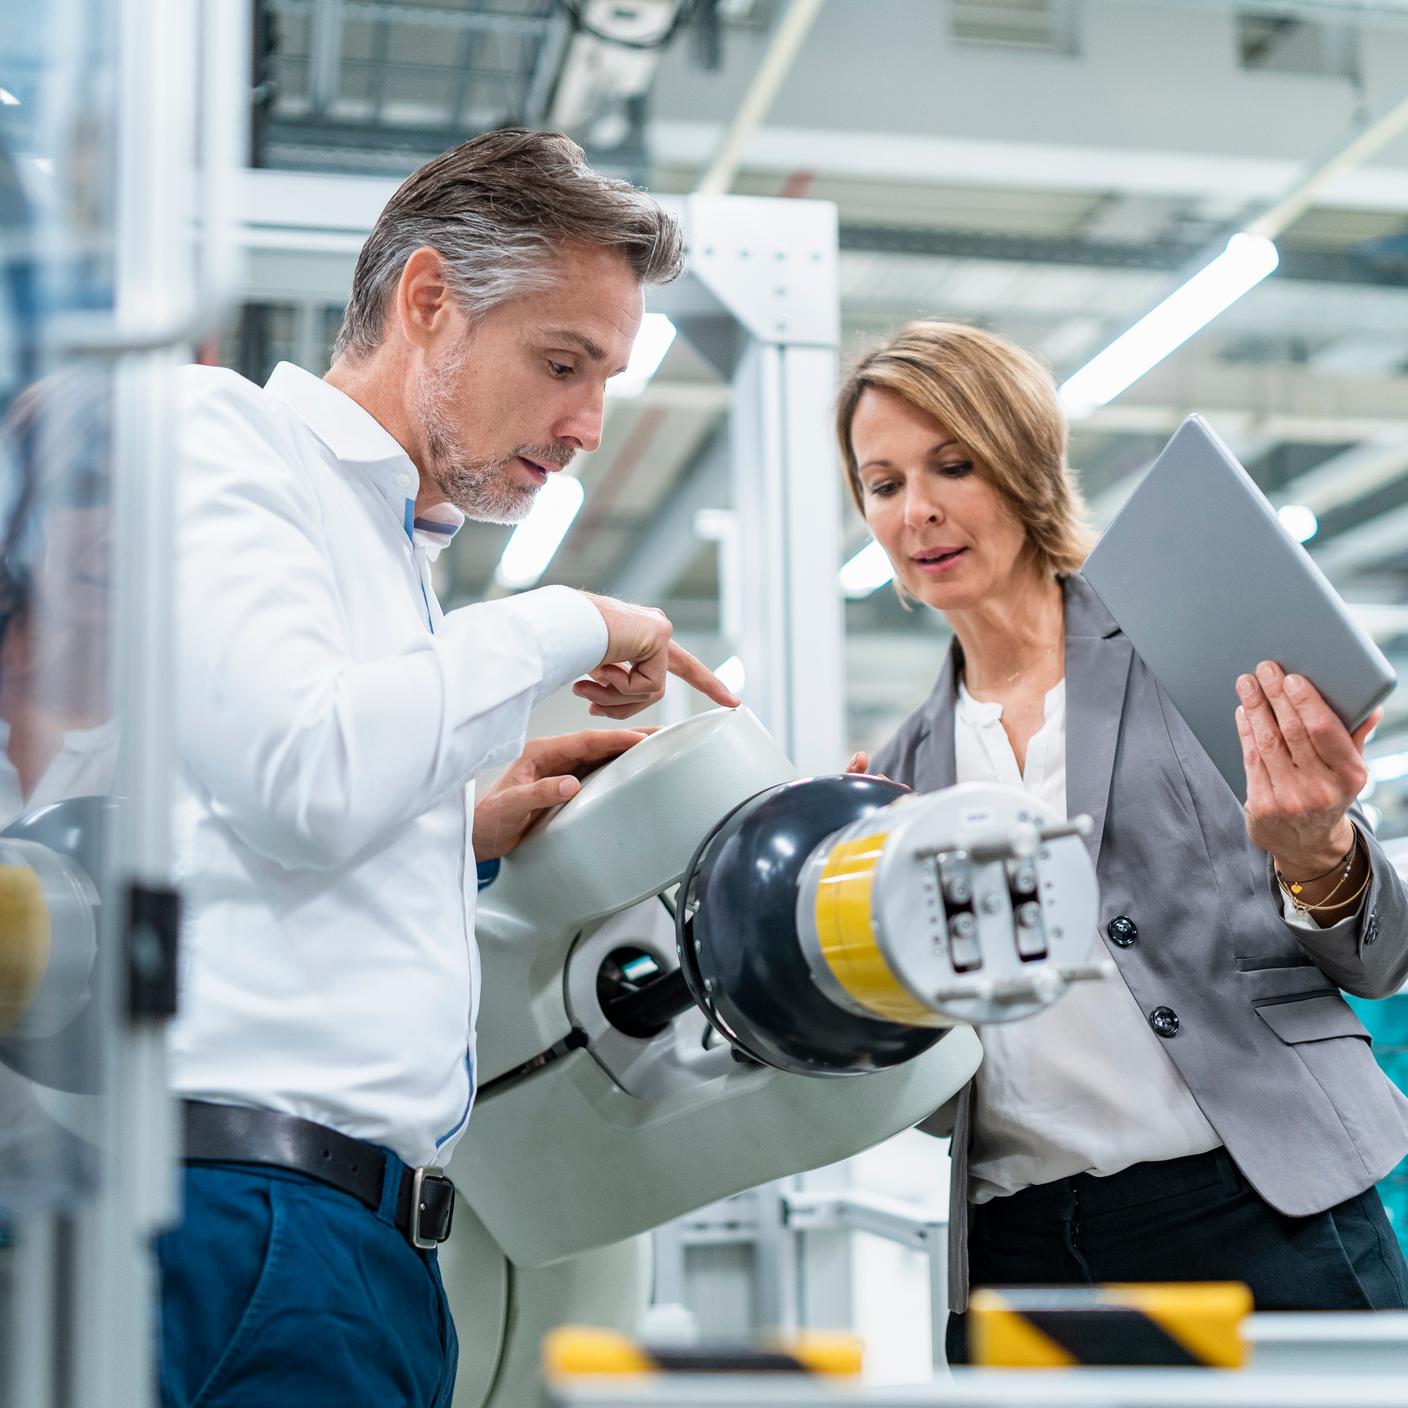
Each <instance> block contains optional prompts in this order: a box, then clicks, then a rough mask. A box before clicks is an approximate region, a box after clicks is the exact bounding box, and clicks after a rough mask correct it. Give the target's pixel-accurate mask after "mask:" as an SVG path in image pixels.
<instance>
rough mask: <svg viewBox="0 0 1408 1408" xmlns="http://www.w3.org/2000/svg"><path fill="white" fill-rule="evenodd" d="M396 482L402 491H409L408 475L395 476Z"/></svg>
mask: <svg viewBox="0 0 1408 1408" xmlns="http://www.w3.org/2000/svg"><path fill="white" fill-rule="evenodd" d="M396 482H397V483H398V484H399V485H400V486H401V487H402V488H403V489H409V488H410V487H411V476H410V475H409V474H398V475H397V476H396Z"/></svg>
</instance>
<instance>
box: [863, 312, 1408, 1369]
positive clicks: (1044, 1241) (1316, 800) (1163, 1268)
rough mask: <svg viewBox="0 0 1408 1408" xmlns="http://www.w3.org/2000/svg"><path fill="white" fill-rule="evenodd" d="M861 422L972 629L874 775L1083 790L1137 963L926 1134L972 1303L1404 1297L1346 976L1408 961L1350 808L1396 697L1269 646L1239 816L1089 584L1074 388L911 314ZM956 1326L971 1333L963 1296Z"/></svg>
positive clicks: (1062, 795)
mask: <svg viewBox="0 0 1408 1408" xmlns="http://www.w3.org/2000/svg"><path fill="white" fill-rule="evenodd" d="M837 430H838V434H839V439H840V446H841V453H842V457H843V460H844V462H845V465H846V471H847V477H848V479H849V483H850V488H851V492H852V494H853V495H854V497H855V501H856V503H857V505H858V506H859V508H860V511H861V513H862V514H863V515H864V517H865V521H866V523H867V525H868V526H869V528H870V530H871V532H872V533H873V534H874V536H875V538H876V540H877V541H878V542H879V543H880V544H881V545H882V546H883V547H884V549H885V551H886V553H887V554H888V555H889V558H890V561H891V563H892V564H893V565H894V569H895V581H896V586H897V588H898V590H899V591H900V592H901V594H902V595H903V596H906V597H910V598H913V599H914V600H916V601H918V602H920V603H922V604H923V605H924V606H927V607H929V608H931V609H933V610H935V611H939V612H941V613H942V614H943V615H944V616H945V617H946V618H947V620H948V623H949V625H950V626H951V627H952V628H953V633H954V639H953V643H952V645H951V647H950V649H949V652H948V656H947V658H946V660H945V661H944V664H943V667H942V668H941V669H940V671H939V677H938V682H937V684H936V686H935V688H934V691H933V693H932V695H931V696H930V697H929V699H928V701H927V702H926V703H925V704H923V705H922V706H921V707H920V708H919V709H918V710H917V711H916V712H915V713H914V714H913V715H911V717H910V718H909V719H908V720H906V722H905V723H904V724H903V726H902V727H901V728H900V730H899V732H898V734H896V736H895V737H894V738H893V739H892V740H891V741H890V742H889V743H888V744H887V745H886V746H885V747H884V748H883V749H882V750H881V752H880V753H879V754H878V755H877V757H876V759H875V765H874V770H875V771H877V772H881V773H884V774H886V775H887V776H889V777H892V778H895V779H896V780H897V781H900V782H904V783H907V784H909V785H910V786H912V787H914V788H916V789H917V790H919V791H921V792H929V791H935V790H937V789H939V788H942V787H948V786H951V785H952V784H953V783H955V782H969V781H972V782H983V781H985V782H1002V783H1007V784H1010V785H1012V786H1017V787H1024V788H1026V789H1027V790H1029V791H1032V792H1035V793H1038V794H1039V795H1040V796H1042V797H1043V798H1045V799H1046V800H1047V801H1048V802H1050V803H1051V804H1053V805H1054V806H1056V807H1057V808H1059V809H1060V811H1061V812H1062V814H1063V815H1076V814H1079V813H1088V814H1089V815H1090V816H1091V817H1092V818H1093V820H1094V823H1095V826H1094V830H1093V832H1092V834H1091V837H1090V839H1089V845H1090V849H1091V853H1092V856H1093V857H1094V859H1095V862H1096V867H1097V874H1098V877H1099V882H1100V894H1101V901H1100V903H1101V918H1100V924H1101V939H1102V941H1103V943H1104V945H1105V948H1106V949H1107V951H1108V953H1109V956H1110V957H1111V958H1112V959H1113V961H1114V963H1115V966H1116V969H1117V972H1118V976H1117V977H1115V978H1112V979H1110V980H1108V981H1106V982H1100V983H1085V984H1079V985H1077V986H1076V987H1075V988H1073V989H1072V991H1071V992H1069V993H1068V994H1067V995H1066V996H1065V997H1063V998H1062V999H1061V1001H1060V1002H1058V1003H1057V1004H1056V1005H1055V1006H1054V1007H1052V1008H1050V1009H1049V1010H1048V1011H1047V1012H1045V1013H1043V1014H1042V1015H1040V1016H1038V1017H1036V1018H1034V1019H1032V1020H1030V1021H1027V1022H1018V1023H1012V1024H1000V1025H990V1026H985V1027H984V1028H983V1029H982V1032H981V1035H982V1039H983V1046H984V1050H985V1059H984V1063H983V1066H982V1068H981V1069H980V1070H979V1072H978V1074H977V1076H976V1077H975V1078H974V1080H973V1081H972V1082H971V1083H970V1085H969V1086H968V1087H967V1088H966V1089H965V1090H964V1091H963V1092H962V1093H961V1094H960V1095H959V1096H958V1097H957V1100H956V1101H955V1102H953V1104H951V1106H949V1107H946V1108H945V1110H944V1111H940V1112H939V1113H938V1115H936V1116H935V1117H934V1119H933V1120H931V1121H928V1122H926V1125H925V1126H924V1127H926V1128H929V1127H930V1126H931V1125H932V1126H933V1128H932V1131H931V1132H935V1133H948V1132H949V1131H950V1128H951V1130H952V1134H953V1144H952V1157H953V1173H954V1211H953V1215H952V1218H951V1222H950V1262H951V1277H950V1285H951V1288H952V1296H953V1303H954V1308H955V1309H956V1310H961V1309H962V1308H963V1306H964V1305H965V1303H966V1296H967V1290H968V1285H969V1282H970V1279H971V1282H972V1284H974V1285H983V1284H989V1285H1004V1284H1006V1285H1011V1284H1081V1283H1093V1282H1106V1281H1182V1280H1222V1279H1227V1280H1239V1281H1245V1282H1246V1283H1247V1284H1249V1285H1250V1286H1251V1288H1252V1291H1253V1294H1254V1296H1255V1299H1256V1303H1257V1305H1258V1307H1259V1308H1261V1309H1266V1310H1292V1309H1296V1310H1300V1309H1320V1308H1324V1309H1329V1308H1336V1309H1347V1308H1353V1307H1374V1308H1379V1309H1382V1308H1389V1307H1393V1308H1402V1307H1404V1306H1405V1305H1408V1268H1405V1265H1404V1260H1403V1256H1402V1253H1401V1252H1400V1251H1399V1249H1398V1246H1397V1244H1396V1242H1395V1241H1394V1239H1393V1236H1392V1234H1391V1232H1390V1230H1389V1228H1388V1225H1387V1221H1386V1219H1385V1216H1384V1212H1383V1207H1382V1205H1381V1203H1380V1202H1379V1199H1378V1195H1377V1194H1376V1193H1375V1191H1374V1187H1373V1185H1374V1183H1375V1181H1376V1180H1377V1179H1379V1178H1380V1177H1382V1176H1383V1175H1384V1174H1385V1173H1387V1172H1388V1170H1389V1169H1390V1168H1392V1167H1393V1166H1394V1165H1395V1164H1396V1163H1397V1162H1398V1160H1399V1159H1400V1158H1401V1157H1402V1156H1403V1155H1404V1153H1405V1151H1408V1100H1405V1099H1404V1097H1403V1096H1402V1095H1400V1094H1399V1092H1398V1091H1397V1090H1396V1089H1394V1087H1393V1086H1392V1085H1391V1084H1390V1083H1389V1081H1388V1080H1387V1079H1386V1078H1385V1077H1384V1076H1383V1075H1382V1074H1381V1073H1380V1071H1379V1070H1378V1068H1377V1067H1376V1066H1375V1064H1374V1059H1373V1056H1372V1055H1371V1053H1370V1049H1369V1042H1368V1039H1367V1034H1366V1033H1365V1031H1364V1029H1363V1027H1362V1026H1361V1025H1360V1023H1359V1022H1358V1020H1357V1019H1356V1018H1355V1016H1354V1014H1353V1013H1352V1012H1351V1011H1350V1009H1349V1007H1348V1005H1347V1004H1346V1003H1345V1002H1344V1000H1343V998H1342V997H1341V996H1340V994H1339V991H1338V990H1339V989H1340V988H1345V989H1348V990H1349V991H1350V992H1353V993H1356V994H1358V995H1360V996H1365V997H1382V996H1385V995H1387V994H1388V993H1391V992H1393V991H1395V990H1396V989H1397V988H1398V986H1399V985H1400V984H1401V983H1402V982H1403V980H1404V977H1405V974H1408V893H1405V888H1404V886H1403V884H1402V882H1400V881H1399V879H1398V878H1397V876H1396V875H1395V873H1394V871H1393V868H1392V866H1391V865H1390V864H1389V862H1388V861H1387V859H1386V858H1385V856H1384V853H1383V851H1382V850H1381V849H1380V847H1379V845H1378V843H1377V842H1376V841H1375V840H1374V838H1373V836H1372V835H1371V834H1370V833H1369V831H1368V829H1367V827H1364V826H1363V825H1362V823H1360V822H1357V821H1356V820H1355V819H1354V817H1355V816H1356V815H1357V814H1356V813H1353V812H1352V807H1353V804H1354V800H1355V797H1356V796H1357V795H1358V793H1359V791H1360V790H1361V789H1362V787H1363V786H1364V783H1365V779H1366V773H1365V768H1364V762H1363V747H1364V740H1365V737H1366V736H1367V734H1368V732H1369V730H1370V729H1371V727H1372V726H1373V724H1374V723H1376V722H1377V715H1376V716H1375V717H1374V718H1373V719H1371V720H1369V721H1368V722H1366V723H1365V724H1364V725H1363V726H1361V727H1360V728H1359V729H1357V730H1355V732H1354V733H1353V734H1351V733H1349V732H1348V731H1347V730H1346V729H1345V728H1344V726H1343V725H1342V724H1341V723H1340V722H1339V720H1338V719H1337V718H1336V717H1335V716H1334V715H1333V714H1332V713H1331V712H1330V711H1329V709H1328V708H1327V707H1326V705H1325V704H1324V702H1323V701H1322V700H1321V698H1320V696H1319V695H1318V694H1317V693H1316V691H1315V690H1314V689H1313V688H1312V687H1311V686H1310V685H1309V684H1308V683H1307V682H1306V681H1304V680H1302V679H1299V678H1298V677H1296V676H1286V675H1284V674H1283V673H1282V672H1281V671H1280V669H1279V668H1278V667H1277V666H1275V665H1274V664H1270V663H1267V662H1262V663H1261V664H1260V665H1257V662H1248V668H1249V671H1251V672H1250V673H1248V674H1247V675H1244V676H1242V677H1241V678H1240V679H1239V680H1238V681H1237V691H1238V695H1239V698H1240V700H1241V703H1240V705H1239V706H1238V708H1237V723H1238V729H1239V732H1240V734H1241V737H1242V742H1243V750H1244V759H1245V763H1246V769H1247V803H1246V807H1245V809H1244V808H1243V806H1242V805H1241V804H1240V803H1239V802H1238V800H1237V799H1236V797H1235V796H1234V795H1233V793H1232V791H1231V789H1230V788H1229V787H1228V786H1227V784H1226V782H1225V781H1224V780H1223V779H1222V777H1221V775H1220V774H1219V773H1218V771H1217V769H1216V768H1215V766H1214V765H1213V763H1212V762H1211V760H1210V759H1209V758H1208V756H1207V754H1206V753H1205V752H1204V751H1203V749H1202V747H1201V746H1200V745H1199V743H1198V741H1197V739H1196V738H1195V737H1194V736H1193V734H1192V732H1191V731H1190V730H1189V728H1188V726H1187V724H1186V723H1184V721H1183V719H1182V718H1181V717H1180V716H1179V714H1178V712H1177V710H1175V709H1174V707H1173V705H1172V703H1170V701H1169V699H1168V697H1167V696H1166V695H1165V694H1164V693H1163V691H1162V690H1161V689H1160V688H1159V686H1158V684H1157V683H1156V681H1155V680H1154V678H1153V677H1152V676H1151V675H1150V674H1149V672H1148V670H1147V669H1146V667H1145V666H1144V663H1143V661H1141V660H1140V659H1139V657H1138V656H1137V655H1136V654H1134V652H1133V650H1132V648H1131V647H1130V644H1129V642H1128V641H1127V640H1126V639H1125V638H1124V636H1123V635H1122V633H1121V632H1120V630H1119V627H1118V626H1117V625H1116V624H1115V622H1114V620H1113V619H1112V618H1111V617H1110V615H1109V613H1108V612H1106V611H1105V609H1104V607H1103V606H1102V605H1101V604H1100V602H1099V600H1098V599H1097V598H1096V597H1095V595H1094V594H1093V593H1092V591H1091V590H1090V588H1089V587H1088V586H1087V585H1086V584H1085V582H1084V580H1083V578H1082V577H1081V575H1080V566H1081V563H1082V561H1083V559H1084V555H1085V552H1086V549H1087V547H1088V545H1089V535H1088V533H1087V530H1086V528H1085V525H1084V504H1083V501H1082V499H1081V495H1080V491H1079V489H1078V488H1077V486H1076V484H1075V482H1074V480H1073V478H1072V476H1071V473H1070V470H1069V469H1068V467H1067V464H1066V426H1065V421H1064V418H1063V416H1062V413H1061V408H1060V404H1059V402H1058V400H1057V396H1056V391H1055V387H1054V385H1053V384H1052V381H1051V378H1050V376H1049V375H1048V374H1047V373H1046V371H1045V370H1044V369H1043V368H1042V367H1041V366H1040V365H1039V364H1038V363H1037V362H1036V361H1035V360H1034V359H1033V358H1031V357H1029V356H1028V355H1027V354H1025V353H1024V352H1022V351H1021V350H1020V349H1018V348H1016V347H1014V346H1013V345H1011V344H1010V343H1007V342H1005V341H1003V340H1002V339H1000V338H998V337H994V336H992V335H990V334H988V333H985V332H981V331H978V330H976V329H973V328H968V327H962V326H956V325H953V324H947V323H938V322H921V323H914V324H911V325H910V326H909V327H907V328H905V329H903V330H902V331H901V332H900V333H899V334H898V335H896V336H895V337H894V338H893V339H891V340H890V341H889V342H888V343H886V344H885V345H883V346H882V347H880V348H878V349H877V350H875V351H873V352H871V353H870V354H869V355H868V356H866V357H865V358H864V359H863V360H862V361H861V362H860V363H859V365H858V366H856V367H855V369H854V370H853V371H852V372H851V373H850V375H849V377H848V378H847V380H846V381H845V384H844V385H843V386H842V388H841V393H840V397H839V403H838V415H837ZM1190 566H1191V567H1193V568H1194V569H1195V567H1196V563H1195V561H1194V562H1192V563H1190ZM1253 667H1255V668H1254V669H1253ZM1293 889H1294V890H1295V894H1294V898H1292V896H1291V893H1290V892H1291V891H1292V890H1293ZM949 1340H950V1352H951V1355H956V1354H958V1353H961V1344H962V1327H961V1322H960V1320H959V1317H954V1320H953V1321H951V1329H950V1336H949Z"/></svg>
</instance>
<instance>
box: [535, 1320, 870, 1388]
mask: <svg viewBox="0 0 1408 1408" xmlns="http://www.w3.org/2000/svg"><path fill="white" fill-rule="evenodd" d="M861 1357H862V1355H861V1342H860V1340H859V1339H857V1338H856V1336H854V1335H846V1334H834V1335H827V1334H811V1335H798V1336H795V1337H792V1338H790V1339H788V1340H787V1341H786V1342H785V1343H778V1344H776V1345H752V1344H702V1345H658V1344H657V1345H649V1344H643V1343H641V1342H640V1341H639V1340H634V1339H632V1338H631V1337H630V1336H629V1335H623V1334H618V1333H617V1332H616V1331H614V1330H599V1329H593V1328H590V1327H588V1326H583V1325H564V1326H561V1327H560V1328H559V1329H556V1330H554V1331H552V1333H551V1334H549V1335H548V1336H547V1338H546V1339H545V1340H544V1341H543V1372H544V1373H545V1374H546V1376H547V1377H548V1378H549V1379H552V1380H554V1381H556V1380H561V1379H567V1378H577V1377H582V1376H592V1375H611V1376H614V1377H623V1376H631V1375H636V1374H680V1373H684V1374H779V1373H782V1374H827V1375H837V1376H843V1377H854V1376H855V1375H857V1374H859V1373H860V1370H861Z"/></svg>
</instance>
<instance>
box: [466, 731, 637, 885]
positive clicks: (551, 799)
mask: <svg viewBox="0 0 1408 1408" xmlns="http://www.w3.org/2000/svg"><path fill="white" fill-rule="evenodd" d="M648 731H649V730H641V729H630V728H597V729H584V730H582V731H581V732H580V733H564V734H560V735H559V736H558V737H556V738H535V739H533V740H532V741H531V742H529V744H528V745H527V747H525V748H524V750H523V753H522V755H521V756H520V757H519V758H518V759H516V760H515V761H514V762H512V763H510V764H509V766H508V767H507V768H505V769H504V771H503V773H502V775H501V776H500V777H499V779H498V781H497V782H495V783H494V785H493V786H492V787H491V788H490V789H489V790H488V791H487V792H486V793H485V794H484V795H483V796H482V797H481V798H480V799H479V800H478V801H477V802H476V803H475V806H474V858H475V859H476V860H497V859H498V858H499V857H500V856H506V855H507V854H508V853H509V852H510V851H511V850H512V849H513V848H514V847H515V846H516V845H517V844H518V843H519V842H520V841H521V840H522V839H523V837H524V835H525V834H526V833H527V831H528V828H529V827H531V826H532V825H533V823H534V822H535V821H536V820H537V819H538V818H539V817H540V816H541V815H542V814H543V813H544V812H545V811H547V810H548V809H549V808H550V807H560V806H561V805H562V804H563V803H564V802H566V801H569V800H570V799H571V798H573V797H575V796H576V795H577V793H578V792H579V791H580V790H581V786H582V783H581V780H580V779H581V778H582V776H584V775H585V774H586V773H588V772H590V771H591V770H592V769H593V768H595V767H599V766H600V765H601V764H602V763H604V762H607V761H609V760H610V759H612V758H615V757H619V756H620V755H621V754H622V753H624V752H625V751H626V750H627V749H628V748H634V747H635V745H636V744H637V743H639V742H640V741H641V739H643V738H644V737H645V736H646V733H647V732H648Z"/></svg>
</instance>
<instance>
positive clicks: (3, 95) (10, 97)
mask: <svg viewBox="0 0 1408 1408" xmlns="http://www.w3.org/2000/svg"><path fill="white" fill-rule="evenodd" d="M19 105H20V100H19V99H18V98H17V97H15V95H14V94H13V93H12V92H10V90H9V89H8V88H0V107H6V108H17V107H19Z"/></svg>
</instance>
